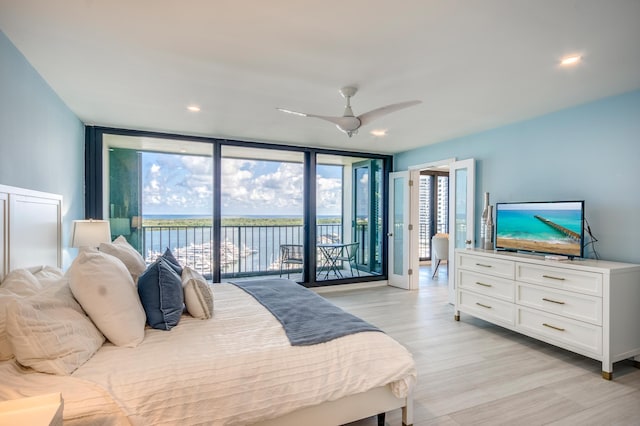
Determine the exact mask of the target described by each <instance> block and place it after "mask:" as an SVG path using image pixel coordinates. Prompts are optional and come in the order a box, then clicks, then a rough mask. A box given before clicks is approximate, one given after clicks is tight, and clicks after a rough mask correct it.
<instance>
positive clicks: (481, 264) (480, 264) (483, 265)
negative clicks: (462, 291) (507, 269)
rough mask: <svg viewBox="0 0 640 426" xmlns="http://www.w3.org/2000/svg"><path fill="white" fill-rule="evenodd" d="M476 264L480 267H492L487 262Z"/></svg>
mask: <svg viewBox="0 0 640 426" xmlns="http://www.w3.org/2000/svg"><path fill="white" fill-rule="evenodd" d="M476 266H481V267H483V268H492V266H491V265H487V264H485V263H476Z"/></svg>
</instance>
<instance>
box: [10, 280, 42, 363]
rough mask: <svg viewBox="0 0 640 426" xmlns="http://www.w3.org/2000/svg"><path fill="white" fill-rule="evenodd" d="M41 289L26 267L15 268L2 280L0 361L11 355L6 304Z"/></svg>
mask: <svg viewBox="0 0 640 426" xmlns="http://www.w3.org/2000/svg"><path fill="white" fill-rule="evenodd" d="M41 290H42V287H41V285H40V283H39V282H38V280H37V279H36V277H34V276H33V274H32V273H31V272H30V271H28V270H27V269H16V270H14V271H12V272H10V273H9V275H7V276H6V277H5V279H4V281H2V284H1V285H0V361H4V360H7V359H11V358H12V357H13V350H12V349H11V344H10V343H9V336H8V335H7V325H6V324H7V306H8V305H9V304H10V303H11V301H12V300H13V299H15V298H19V297H27V296H32V295H34V294H37V293H38V292H39V291H41Z"/></svg>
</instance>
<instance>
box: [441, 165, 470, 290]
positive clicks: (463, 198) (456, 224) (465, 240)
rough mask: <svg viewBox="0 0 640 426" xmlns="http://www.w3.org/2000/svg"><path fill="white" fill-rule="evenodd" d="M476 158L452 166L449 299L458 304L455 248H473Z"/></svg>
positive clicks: (450, 173)
mask: <svg viewBox="0 0 640 426" xmlns="http://www.w3.org/2000/svg"><path fill="white" fill-rule="evenodd" d="M475 174H476V173H475V160H474V159H473V158H469V159H467V160H461V161H455V162H453V163H451V167H450V169H449V259H448V262H447V269H448V271H449V302H450V303H455V295H456V294H455V279H456V277H455V256H454V253H455V249H457V248H464V247H473V246H474V245H475V244H474V239H475V238H474V235H475V233H474V225H475V221H474V218H475V202H474V200H475V187H476V185H475V182H476V178H475Z"/></svg>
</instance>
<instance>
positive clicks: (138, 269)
mask: <svg viewBox="0 0 640 426" xmlns="http://www.w3.org/2000/svg"><path fill="white" fill-rule="evenodd" d="M100 251H101V252H104V253H107V254H110V255H111V256H115V257H117V258H118V259H120V260H121V261H122V263H124V265H125V266H126V267H127V269H128V270H129V273H130V274H131V277H132V278H133V282H134V283H135V282H137V281H138V277H139V276H140V275H142V273H143V272H144V271H145V269H147V265H146V263H145V262H144V259H143V258H142V255H140V253H138V251H137V250H136V249H135V248H133V246H132V245H131V244H129V243H128V242H127V239H126V238H125V237H123V236H122V235H120V236H119V237H118V238H116V239H115V240H113V242H112V243H101V244H100Z"/></svg>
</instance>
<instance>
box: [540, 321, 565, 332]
mask: <svg viewBox="0 0 640 426" xmlns="http://www.w3.org/2000/svg"><path fill="white" fill-rule="evenodd" d="M542 325H544V326H545V327H549V328H553V329H554V330H558V331H564V328H560V327H556V326H555V325H550V324H547V323H546V322H543V323H542Z"/></svg>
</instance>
